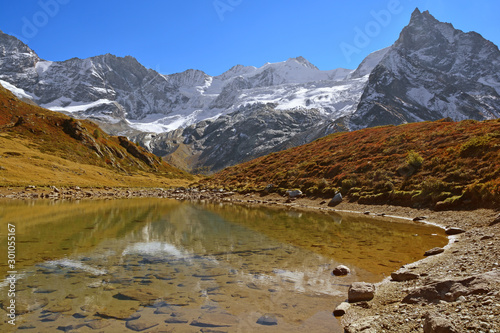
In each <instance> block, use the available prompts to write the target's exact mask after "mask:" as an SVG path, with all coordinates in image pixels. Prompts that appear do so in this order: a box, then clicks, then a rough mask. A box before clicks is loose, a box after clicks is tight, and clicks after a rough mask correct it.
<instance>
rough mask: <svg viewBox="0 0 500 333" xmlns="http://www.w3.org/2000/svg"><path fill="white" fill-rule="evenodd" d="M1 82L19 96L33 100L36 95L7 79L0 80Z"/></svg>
mask: <svg viewBox="0 0 500 333" xmlns="http://www.w3.org/2000/svg"><path fill="white" fill-rule="evenodd" d="M0 84H1V85H2V86H3V87H4V88H5V89H7V90H10V92H12V93H13V94H14V95H16V97H17V98H27V99H31V100H33V97H34V95H31V94H28V93H27V92H26V91H24V90H23V89H21V88H18V87H16V86H14V85H12V84H10V83H9V82H7V81H4V80H0Z"/></svg>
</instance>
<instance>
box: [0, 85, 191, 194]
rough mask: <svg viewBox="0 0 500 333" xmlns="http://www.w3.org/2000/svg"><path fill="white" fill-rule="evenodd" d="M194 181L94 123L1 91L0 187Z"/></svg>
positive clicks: (161, 183)
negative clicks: (76, 118)
mask: <svg viewBox="0 0 500 333" xmlns="http://www.w3.org/2000/svg"><path fill="white" fill-rule="evenodd" d="M192 180H193V176H192V175H190V174H188V173H186V172H183V171H180V170H178V169H176V168H174V167H172V166H170V165H169V164H167V163H166V162H164V161H162V160H161V158H159V157H157V156H155V155H153V154H151V153H149V152H147V151H146V150H144V149H143V148H141V147H139V146H137V145H135V144H134V143H132V142H130V141H129V140H127V138H125V137H112V136H109V135H107V134H106V133H105V132H104V131H102V130H101V129H100V128H99V127H98V126H97V125H96V124H94V123H92V122H90V121H87V120H75V119H73V118H71V117H68V116H65V115H63V114H60V113H57V112H52V111H49V110H46V109H43V108H40V107H38V106H34V105H29V104H26V103H24V102H22V101H20V100H19V99H17V98H16V97H15V96H14V95H13V94H12V93H10V92H9V91H8V90H6V89H4V88H2V87H1V86H0V186H15V185H28V184H32V185H59V186H64V185H80V186H148V187H149V186H159V185H163V186H165V185H169V184H175V185H177V184H179V183H187V182H188V181H192Z"/></svg>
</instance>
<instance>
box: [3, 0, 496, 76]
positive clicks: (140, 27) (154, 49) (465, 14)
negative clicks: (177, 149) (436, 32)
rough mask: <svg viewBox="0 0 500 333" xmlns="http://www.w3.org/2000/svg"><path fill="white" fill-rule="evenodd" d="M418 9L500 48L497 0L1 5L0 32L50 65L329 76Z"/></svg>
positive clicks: (384, 39)
mask: <svg viewBox="0 0 500 333" xmlns="http://www.w3.org/2000/svg"><path fill="white" fill-rule="evenodd" d="M416 7H418V8H419V9H420V10H422V11H424V10H429V11H430V12H431V14H432V15H434V16H435V17H436V18H437V19H438V20H440V21H445V22H451V23H453V25H454V26H455V28H458V29H461V30H463V31H476V32H478V33H480V34H482V35H483V37H485V38H487V39H489V40H491V41H492V42H494V43H495V44H496V45H499V43H500V1H497V0H477V1H470V0H468V1H465V0H433V1H428V0H380V1H379V0H375V1H374V0H372V1H368V0H359V1H336V0H307V1H304V0H300V1H299V0H142V1H132V0H99V1H97V0H22V1H13V0H0V30H2V31H3V32H5V33H8V34H12V35H15V36H17V37H18V38H20V39H22V40H23V41H24V42H25V43H27V44H28V46H30V47H31V48H32V49H33V50H35V52H37V53H38V55H39V56H40V57H41V58H43V59H46V60H66V59H69V58H73V57H79V58H87V57H90V56H95V55H99V54H105V53H112V54H115V55H118V56H125V55H131V56H133V57H135V58H137V59H138V60H139V62H141V63H142V64H143V65H144V66H146V67H149V68H153V69H155V70H157V71H159V72H160V73H163V74H171V73H176V72H182V71H184V70H186V69H190V68H194V69H200V70H203V71H205V72H206V73H207V74H210V75H219V74H221V73H223V72H224V71H226V70H228V69H229V68H230V67H232V66H233V65H236V64H242V65H247V66H248V65H252V66H256V67H260V66H262V65H264V64H265V63H266V62H278V61H284V60H286V59H288V58H291V57H297V56H303V57H305V58H306V59H308V60H309V61H310V62H312V63H313V64H315V65H316V66H318V67H319V68H320V69H323V70H327V69H333V68H337V67H344V68H355V67H357V65H358V64H359V63H360V62H361V61H362V59H363V58H364V57H365V56H366V55H367V54H369V53H370V52H373V51H375V50H378V49H381V48H384V47H386V46H389V45H391V44H392V43H393V42H394V41H395V40H396V39H397V38H398V35H399V33H400V31H401V29H402V28H403V27H404V26H405V25H407V24H408V22H409V19H410V15H411V13H412V12H413V10H414V9H415V8H416ZM374 13H375V14H376V15H374ZM387 13H389V14H390V15H387ZM384 14H386V15H384ZM376 16H378V20H377V19H376ZM367 29H368V30H367ZM370 29H371V30H370ZM359 31H364V33H366V31H368V32H369V34H370V36H368V35H367V37H368V38H365V39H360V38H359V36H358V39H356V36H357V34H358V33H359ZM350 46H352V47H353V48H350ZM346 48H347V49H346ZM343 49H344V51H343ZM345 50H349V52H347V51H345Z"/></svg>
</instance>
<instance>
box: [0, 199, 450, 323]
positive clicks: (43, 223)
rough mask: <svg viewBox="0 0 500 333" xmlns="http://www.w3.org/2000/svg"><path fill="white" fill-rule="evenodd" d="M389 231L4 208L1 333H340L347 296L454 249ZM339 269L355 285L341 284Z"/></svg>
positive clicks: (241, 209) (155, 203) (234, 216)
mask: <svg viewBox="0 0 500 333" xmlns="http://www.w3.org/2000/svg"><path fill="white" fill-rule="evenodd" d="M388 220H390V219H389V218H378V219H376V218H373V217H367V216H364V215H360V214H357V215H354V214H343V215H340V214H337V213H315V212H299V211H293V210H286V209H278V208H276V209H272V208H251V207H245V206H241V205H226V204H225V205H223V204H213V203H190V202H179V201H175V200H169V199H153V198H146V199H125V200H102V201H81V202H50V201H30V202H24V201H0V223H1V228H2V229H1V231H0V248H1V251H0V253H1V255H2V256H3V257H4V258H2V259H1V260H0V263H1V266H0V273H1V274H2V275H1V276H2V281H3V282H1V285H0V300H1V302H2V304H1V305H2V310H0V313H1V315H2V319H1V320H0V331H2V332H9V331H16V330H18V331H22V332H134V331H140V332H256V331H258V332H342V329H341V327H340V322H339V320H338V319H337V318H335V317H334V316H333V314H332V312H333V310H334V309H335V307H336V306H337V305H338V304H339V303H340V302H342V301H344V300H345V299H346V296H347V289H348V286H349V284H350V283H352V282H354V281H367V282H379V281H381V280H383V279H384V278H385V277H386V276H388V275H390V273H391V272H392V271H394V270H397V269H398V268H399V267H400V266H401V265H403V264H406V263H410V262H414V261H417V260H419V259H422V258H423V253H424V252H425V251H426V250H428V249H430V248H433V247H436V246H443V245H445V244H446V243H447V238H446V235H445V234H444V232H443V230H442V229H440V228H437V227H434V226H429V225H424V224H421V223H414V222H398V221H397V220H390V222H388ZM9 223H10V224H12V225H15V228H16V231H15V236H16V244H15V247H16V249H15V251H16V263H15V271H16V272H17V273H16V274H15V276H16V278H17V280H16V284H15V289H16V290H15V295H14V296H12V295H10V296H9V288H10V287H9V283H8V280H7V279H4V278H5V277H7V276H8V273H7V272H8V271H10V270H11V269H10V268H9V267H8V266H7V248H8V244H7V232H8V230H7V225H8V224H9ZM339 264H343V265H346V266H348V267H349V268H350V269H351V274H349V275H347V276H345V277H335V276H333V275H332V273H331V272H332V270H333V268H335V267H336V266H337V265H339ZM11 299H15V304H16V313H17V314H16V321H15V326H13V325H11V324H9V323H8V322H7V320H9V318H8V316H7V311H9V310H8V308H7V307H8V305H9V304H10V303H9V302H11Z"/></svg>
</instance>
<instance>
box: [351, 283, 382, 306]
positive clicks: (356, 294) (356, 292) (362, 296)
mask: <svg viewBox="0 0 500 333" xmlns="http://www.w3.org/2000/svg"><path fill="white" fill-rule="evenodd" d="M347 294H348V299H349V303H356V302H364V301H371V300H372V299H373V297H375V285H374V284H373V283H367V282H354V283H353V284H351V286H350V287H349V291H348V293H347Z"/></svg>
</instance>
